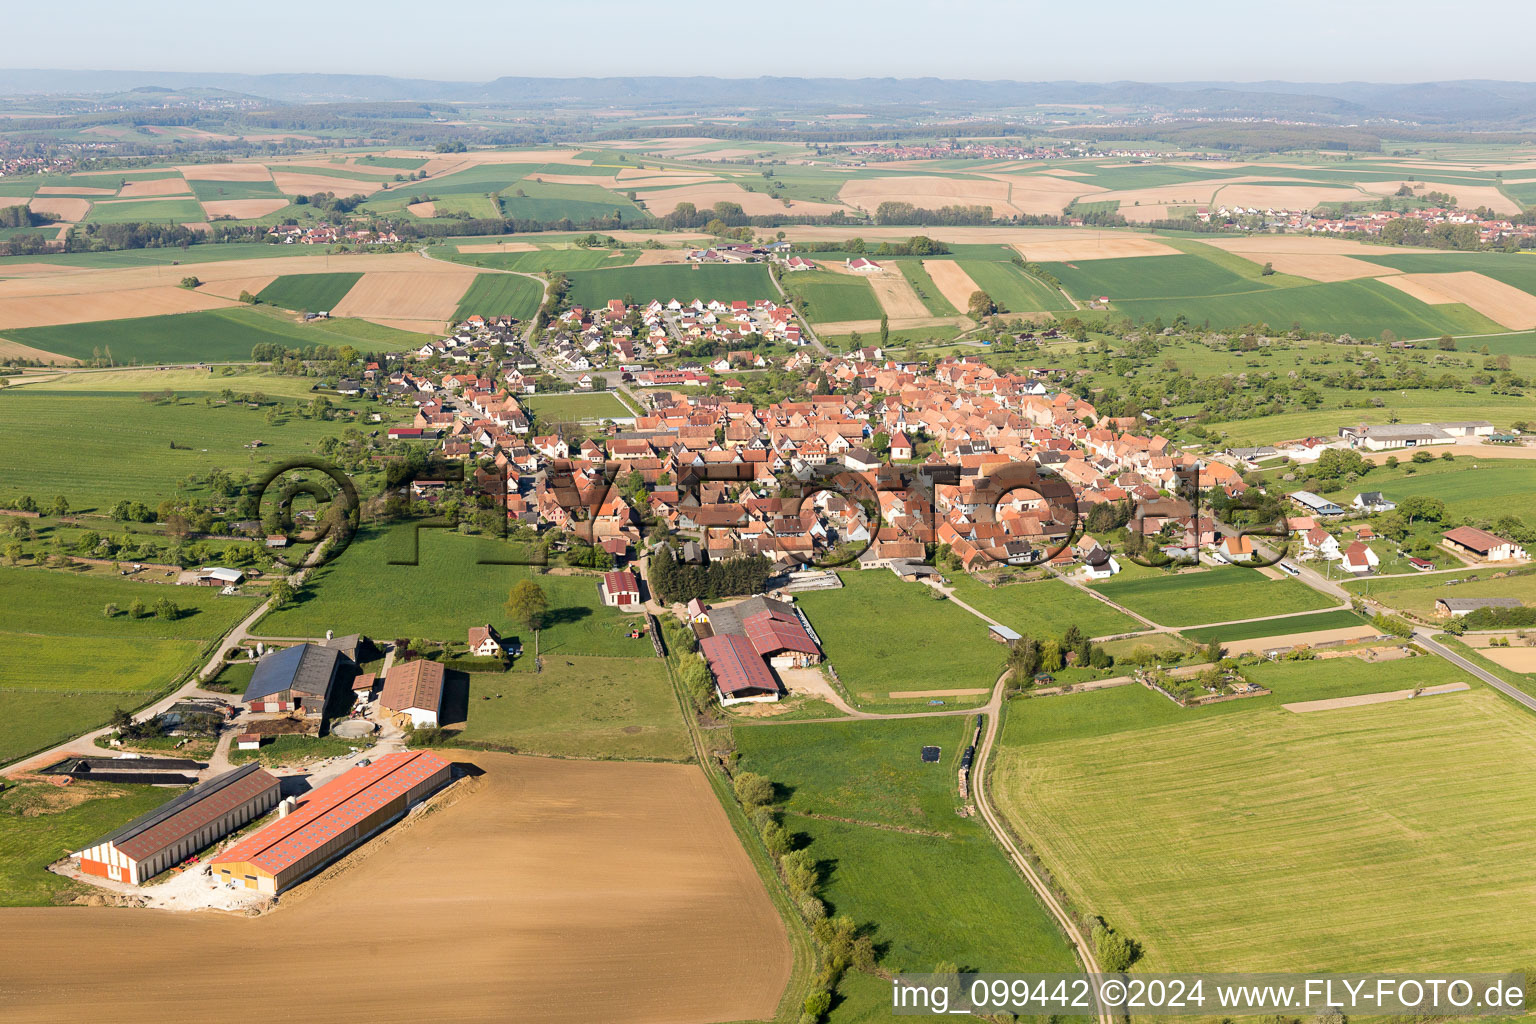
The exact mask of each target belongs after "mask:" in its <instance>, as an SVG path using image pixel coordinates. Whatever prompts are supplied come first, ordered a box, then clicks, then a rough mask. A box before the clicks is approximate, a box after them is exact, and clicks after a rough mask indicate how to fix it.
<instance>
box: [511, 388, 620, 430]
mask: <svg viewBox="0 0 1536 1024" xmlns="http://www.w3.org/2000/svg"><path fill="white" fill-rule="evenodd" d="M520 401H521V402H522V404H523V405H524V406H526V407H527V408H528V409H529V410H530V411H532V412H533V414H534V415H535V416H537V417H538V418H539V419H540V420H541V421H543V422H545V423H555V422H559V421H561V420H605V419H613V418H614V417H627V416H633V415H634V414H635V413H634V410H632V409H630V407H629V406H627V405H625V404H624V403H623V402H622V401H620V400H619V398H618V396H616V395H614V394H612V393H611V392H607V391H600V392H591V393H585V392H575V393H572V394H551V395H532V396H530V397H528V398H523V399H520Z"/></svg>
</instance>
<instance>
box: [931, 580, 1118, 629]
mask: <svg viewBox="0 0 1536 1024" xmlns="http://www.w3.org/2000/svg"><path fill="white" fill-rule="evenodd" d="M950 581H951V583H953V584H954V588H955V596H956V597H958V598H960V600H962V601H964V602H965V603H966V604H968V605H970V606H971V607H972V608H975V609H976V610H977V611H979V612H981V613H982V614H983V615H989V616H991V617H992V618H994V619H996V620H997V621H998V622H1001V623H1002V624H1003V625H1005V626H1011V627H1012V628H1014V629H1016V630H1018V631H1019V632H1020V633H1026V634H1028V635H1030V636H1034V637H1037V638H1038V637H1045V636H1060V635H1061V634H1062V633H1065V632H1066V631H1067V627H1068V626H1072V625H1074V624H1075V625H1076V626H1077V628H1078V629H1081V630H1082V631H1083V632H1084V633H1086V634H1087V635H1088V636H1110V635H1111V634H1114V633H1129V632H1131V631H1133V630H1138V629H1145V628H1146V627H1145V626H1143V625H1142V624H1141V623H1139V622H1137V621H1136V620H1135V619H1133V618H1131V617H1130V616H1129V615H1126V614H1124V613H1122V612H1118V611H1116V610H1115V609H1113V608H1111V607H1110V606H1109V605H1107V604H1105V603H1104V602H1102V601H1099V600H1097V599H1095V598H1093V597H1091V596H1090V595H1088V594H1085V593H1083V592H1082V591H1081V590H1079V589H1078V588H1076V587H1074V586H1072V585H1071V584H1070V583H1063V582H1062V581H1061V580H1035V581H1032V582H1029V583H1008V584H1004V585H1002V586H1000V587H991V586H988V585H987V584H986V583H984V582H982V581H981V580H978V579H976V578H975V577H974V576H971V575H969V574H967V573H958V572H957V573H952V574H951V575H950Z"/></svg>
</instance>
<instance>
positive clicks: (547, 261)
mask: <svg viewBox="0 0 1536 1024" xmlns="http://www.w3.org/2000/svg"><path fill="white" fill-rule="evenodd" d="M473 244H479V245H484V244H486V243H484V242H480V243H473ZM433 255H437V256H441V257H442V258H443V259H450V260H453V261H454V262H455V263H463V264H466V265H468V266H471V267H490V268H494V269H496V270H515V271H518V272H519V273H523V274H537V273H542V272H543V271H546V270H557V271H570V270H601V269H609V268H613V267H626V266H628V265H629V264H631V263H633V262H634V261H635V258H636V255H635V253H633V252H627V251H625V250H622V249H579V248H572V249H536V250H534V251H532V252H528V251H524V252H459V251H444V252H441V253H438V252H434V253H433Z"/></svg>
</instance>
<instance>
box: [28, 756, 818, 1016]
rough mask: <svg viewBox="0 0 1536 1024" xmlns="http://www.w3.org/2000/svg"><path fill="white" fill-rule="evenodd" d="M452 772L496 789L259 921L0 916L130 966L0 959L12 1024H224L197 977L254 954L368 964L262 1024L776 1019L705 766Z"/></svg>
mask: <svg viewBox="0 0 1536 1024" xmlns="http://www.w3.org/2000/svg"><path fill="white" fill-rule="evenodd" d="M452 756H454V757H455V758H463V759H468V760H472V761H473V762H474V763H475V764H476V765H478V766H479V767H480V768H482V769H484V771H485V775H484V776H482V777H481V778H478V779H466V780H461V781H460V782H457V783H455V784H454V785H455V786H463V785H468V786H470V787H471V788H470V791H469V792H467V793H466V794H465V795H464V796H462V797H461V798H459V799H457V800H455V801H453V802H449V803H446V804H445V805H444V806H441V807H439V808H436V809H432V810H429V812H428V813H426V814H423V815H420V816H417V817H415V818H413V819H411V820H409V821H407V822H405V823H403V824H402V825H397V826H396V827H395V828H393V829H391V830H390V831H388V832H385V833H384V834H383V835H381V836H379V837H376V838H374V839H372V840H370V841H369V843H368V844H367V845H366V846H365V847H364V848H363V850H362V851H361V853H360V855H358V856H356V857H354V858H349V859H348V860H347V861H344V862H343V863H342V865H341V867H340V870H336V871H330V872H327V873H326V874H324V875H322V876H321V877H320V878H317V879H315V880H313V881H311V882H306V883H304V884H302V885H300V886H299V887H298V888H297V889H295V890H294V891H293V892H292V893H290V894H288V895H285V896H284V897H283V898H282V904H281V906H279V907H278V908H277V909H276V910H275V911H272V912H270V913H267V914H264V915H262V916H260V917H254V918H247V917H243V916H235V915H227V914H217V913H211V912H204V913H197V914H176V913H169V912H156V911H138V910H122V909H109V908H105V907H94V908H93V907H70V908H53V907H42V908H25V909H14V910H0V934H4V935H5V936H6V940H7V946H8V948H14V949H39V950H41V949H72V948H73V949H78V948H84V947H85V946H87V945H95V944H98V943H104V944H108V945H110V947H112V948H119V949H133V950H134V955H133V957H132V958H121V957H91V958H80V957H69V956H41V957H17V956H12V957H5V958H3V959H0V991H3V992H5V993H6V1020H7V1021H8V1024H24V1022H25V1024H31V1022H43V1021H47V1022H54V1021H58V1020H59V1019H60V1017H61V1007H65V1006H67V1007H68V1010H69V1012H68V1014H67V1016H69V1017H71V1018H75V1019H98V1020H111V1021H114V1022H118V1024H160V1022H163V1021H166V1020H170V1019H174V1020H214V1019H222V1018H223V1017H226V1016H228V1011H229V1006H230V999H231V989H230V977H229V974H228V972H225V971H214V970H205V971H189V970H187V965H188V964H191V963H204V964H219V963H222V964H239V963H244V962H246V961H247V960H248V959H249V957H250V952H251V950H253V949H260V950H262V951H263V953H264V954H265V955H268V956H271V957H273V958H274V960H273V962H294V961H305V962H307V961H308V960H309V959H311V958H312V957H313V955H314V951H315V950H317V949H331V950H343V949H345V950H349V951H351V952H352V953H353V954H355V962H356V963H357V964H359V965H365V966H358V967H356V968H355V969H351V970H340V971H336V972H333V973H332V974H331V975H330V976H329V977H328V978H327V980H326V982H325V984H323V985H272V986H267V987H266V988H264V989H263V991H262V994H261V1013H260V1016H261V1017H262V1018H263V1019H267V1020H343V1019H346V1020H356V1019H367V1020H370V1021H378V1022H381V1024H415V1022H417V1021H420V1020H422V1019H424V1018H433V1017H438V1016H441V1015H442V1009H443V1005H444V1002H443V1001H444V999H451V1001H452V1006H453V1010H452V1014H451V1016H452V1018H453V1019H454V1020H455V1021H461V1022H474V1024H479V1022H486V1024H490V1022H501V1021H506V1020H508V1019H519V1020H527V1021H540V1022H554V1024H565V1022H570V1024H586V1022H589V1021H597V1020H611V1021H617V1020H622V1021H626V1022H632V1024H677V1022H696V1024H705V1022H709V1021H736V1020H768V1019H771V1018H773V1016H774V1014H775V1011H776V1009H777V1004H778V1000H779V998H780V995H781V994H782V992H783V990H784V986H785V984H786V983H787V982H788V980H789V974H790V967H791V955H790V950H789V945H788V942H787V937H786V934H785V931H784V925H783V923H782V922H781V921H780V919H779V917H778V914H777V913H776V912H775V910H774V907H773V904H772V903H771V902H770V901H769V899H768V896H767V893H766V892H764V890H763V886H762V883H761V881H760V880H759V879H758V877H757V874H756V872H755V871H754V870H753V867H752V863H751V861H750V860H749V859H748V858H747V856H746V854H745V852H744V851H743V850H742V848H741V845H740V843H739V841H738V840H737V838H736V835H735V833H734V832H733V831H732V830H731V826H730V823H729V821H728V820H727V818H726V816H725V812H724V811H723V810H722V809H721V807H720V805H719V803H718V802H717V800H716V798H715V795H714V793H713V791H712V790H711V789H710V787H709V784H708V782H707V781H706V780H705V778H704V776H703V774H702V773H701V772H700V771H699V769H698V768H697V767H695V766H691V765H663V764H634V763H631V764H622V763H607V762H584V761H554V760H541V759H539V758H531V757H516V756H512V755H505V754H474V755H471V756H468V757H467V758H466V755H464V754H461V753H457V752H456V753H454V754H453V755H452ZM451 795H452V794H451V791H450V793H449V794H444V796H445V797H446V796H451ZM722 950H738V951H750V954H749V955H740V956H722V955H721V951H722ZM171 989H174V991H175V993H176V998H175V1007H174V1009H173V1010H168V1009H167V1004H166V1001H165V993H166V992H167V991H169V990H171ZM509 1008H511V1009H510V1010H509ZM168 1014H169V1016H168Z"/></svg>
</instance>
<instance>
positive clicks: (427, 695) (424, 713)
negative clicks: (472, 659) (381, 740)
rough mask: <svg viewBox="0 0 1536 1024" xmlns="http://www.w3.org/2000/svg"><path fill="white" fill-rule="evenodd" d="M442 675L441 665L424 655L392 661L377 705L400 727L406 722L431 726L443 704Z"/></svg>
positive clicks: (419, 725)
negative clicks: (412, 659) (400, 662)
mask: <svg viewBox="0 0 1536 1024" xmlns="http://www.w3.org/2000/svg"><path fill="white" fill-rule="evenodd" d="M443 676H444V672H443V666H442V665H440V664H438V663H437V662H435V661H428V660H426V659H425V658H417V659H416V660H415V661H408V662H405V663H404V664H397V665H393V666H391V667H390V670H389V674H388V675H386V676H385V677H384V690H383V692H382V693H380V694H379V707H381V708H383V709H384V711H385V713H387V714H388V715H390V716H391V717H392V718H393V719H394V720H395V724H396V725H398V726H399V727H400V728H402V729H403V728H405V727H406V725H408V724H409V725H411V726H414V727H416V728H418V729H419V728H423V727H426V728H430V727H433V726H435V725H437V713H438V711H439V710H441V708H442V706H443Z"/></svg>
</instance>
